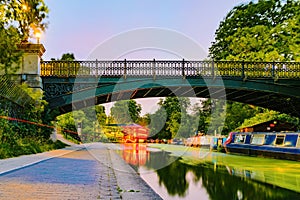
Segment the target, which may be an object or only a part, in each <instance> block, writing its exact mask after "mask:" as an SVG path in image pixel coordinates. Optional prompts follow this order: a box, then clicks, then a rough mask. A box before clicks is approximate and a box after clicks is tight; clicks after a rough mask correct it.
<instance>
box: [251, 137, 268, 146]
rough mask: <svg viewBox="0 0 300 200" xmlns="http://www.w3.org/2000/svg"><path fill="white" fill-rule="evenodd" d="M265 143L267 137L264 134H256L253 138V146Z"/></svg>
mask: <svg viewBox="0 0 300 200" xmlns="http://www.w3.org/2000/svg"><path fill="white" fill-rule="evenodd" d="M264 141H265V135H264V134H256V135H252V137H251V144H261V145H262V144H263V143H264Z"/></svg>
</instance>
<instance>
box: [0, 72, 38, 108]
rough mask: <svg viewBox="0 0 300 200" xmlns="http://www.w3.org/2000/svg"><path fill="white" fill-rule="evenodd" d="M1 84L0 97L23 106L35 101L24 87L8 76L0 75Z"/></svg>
mask: <svg viewBox="0 0 300 200" xmlns="http://www.w3.org/2000/svg"><path fill="white" fill-rule="evenodd" d="M0 86H1V87H0V98H1V97H2V98H5V99H8V100H9V101H11V102H13V103H15V104H17V105H19V106H23V107H24V106H26V105H27V104H28V103H32V102H33V100H32V98H31V97H30V96H29V95H28V94H27V93H26V92H24V90H23V89H22V88H20V87H19V86H18V85H17V84H16V83H15V82H14V81H11V80H10V79H9V78H8V77H6V76H0Z"/></svg>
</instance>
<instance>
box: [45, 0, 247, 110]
mask: <svg viewBox="0 0 300 200" xmlns="http://www.w3.org/2000/svg"><path fill="white" fill-rule="evenodd" d="M44 1H45V3H46V5H47V6H48V7H49V10H50V12H49V18H48V19H47V21H49V25H48V28H47V30H46V32H45V33H43V34H42V37H41V39H40V42H41V43H42V44H43V45H44V46H45V48H46V52H45V54H44V55H43V56H42V58H43V59H44V60H50V59H51V58H56V59H57V58H60V57H61V56H62V54H63V53H74V55H75V58H76V60H87V59H88V58H90V55H91V54H92V53H93V52H94V51H95V49H97V47H99V45H100V46H101V45H102V47H103V46H104V45H103V44H107V45H117V44H116V42H115V43H113V44H112V43H109V42H107V41H113V40H114V41H117V40H116V39H115V38H116V37H118V36H120V35H121V36H122V35H123V36H124V35H126V33H128V32H130V33H132V32H133V34H131V35H130V34H129V35H130V36H129V38H128V39H127V40H128V41H127V43H126V42H125V41H123V42H121V43H120V46H121V45H123V46H126V45H128V44H131V43H134V42H136V43H137V40H138V39H140V38H139V37H148V35H147V34H145V32H148V33H149V30H151V29H149V28H154V29H155V30H163V31H164V33H166V34H169V33H171V35H173V36H174V38H176V37H177V36H178V35H181V36H184V37H185V40H183V43H184V41H188V40H190V41H193V42H194V43H196V44H198V46H199V47H201V48H202V50H203V52H202V54H201V56H199V59H203V54H204V55H205V56H207V53H208V48H209V47H210V45H211V42H212V41H213V40H214V33H215V31H216V29H217V28H218V26H219V24H220V22H221V21H222V20H223V19H224V17H225V16H226V14H227V13H228V12H229V11H230V10H231V9H232V8H233V7H234V6H236V5H239V4H241V3H247V2H248V1H246V0H189V1H187V0H126V1H120V0H106V1H105V0H63V1H59V0H44ZM135 30H143V31H144V32H143V34H144V35H139V34H137V33H136V32H135ZM124 33H125V34H124ZM159 34H160V33H159ZM176 34H177V35H176ZM170 38H171V37H170ZM122 39H123V40H126V37H125V39H124V37H123V38H122ZM156 39H157V38H156ZM167 39H168V36H166V35H163V36H162V38H159V37H158V39H157V40H158V41H159V42H161V43H162V45H161V47H160V46H159V44H158V46H155V49H154V50H153V49H150V50H149V48H148V49H146V48H144V49H142V50H141V49H138V50H135V51H133V50H132V49H131V51H130V52H129V51H128V52H123V54H122V55H117V56H119V57H118V58H127V56H128V58H134V59H139V58H142V57H143V58H148V57H149V59H153V58H154V57H155V58H160V59H162V58H164V59H168V58H179V57H180V55H175V56H174V52H172V51H171V50H170V51H168V47H169V46H171V45H172V44H171V43H177V42H174V41H173V42H172V41H171V42H169V43H168V42H166V40H167ZM128 42H129V43H128ZM150 42H151V40H150ZM179 44H180V45H182V44H181V43H180V41H178V43H177V44H176V45H177V47H179V48H180V46H179ZM136 45H142V44H140V43H137V44H136ZM173 45H174V44H173ZM176 45H175V46H176ZM120 46H119V47H120ZM142 47H143V46H142ZM120 48H121V47H120ZM134 48H136V46H135V47H134ZM112 49H116V46H112V47H110V46H107V50H108V51H112ZM125 50H126V49H125ZM125 50H124V51H125ZM127 50H128V49H127ZM129 50H130V49H129ZM165 50H167V51H165ZM104 51H106V49H104ZM104 51H103V49H102V52H104ZM104 53H106V52H104ZM114 53H116V52H114ZM118 53H120V52H118ZM175 53H176V52H175ZM177 54H178V52H177ZM199 55H200V54H199ZM97 56H98V57H99V58H98V57H97V59H98V60H101V59H102V54H101V52H100V53H98V54H97ZM205 56H204V57H205ZM182 57H183V56H182ZM93 58H94V57H93ZM143 102H144V103H146V104H147V100H143ZM155 106H156V105H155V104H153V106H149V104H148V106H147V108H148V110H149V111H151V110H155ZM148 110H147V111H146V110H145V109H143V112H142V113H145V112H149V111H148Z"/></svg>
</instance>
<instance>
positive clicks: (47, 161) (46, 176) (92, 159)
mask: <svg viewBox="0 0 300 200" xmlns="http://www.w3.org/2000/svg"><path fill="white" fill-rule="evenodd" d="M115 148H116V145H113V144H102V143H94V144H89V145H77V146H72V147H69V148H66V149H62V150H55V151H51V152H46V153H42V154H36V155H29V156H21V157H18V158H11V159H5V160H0V199H5V200H10V199H13V200H15V199H18V200H23V199H24V200H25V199H26V200H27V199H28V200H29V199H30V200H34V199H39V200H43V199H51V200H52V199H53V200H54V199H55V200H56V199H57V200H64V199H143V200H147V199H161V197H160V196H159V195H157V194H156V193H155V192H154V191H153V190H152V189H151V188H150V187H149V186H148V185H147V184H146V183H145V182H144V181H143V180H142V179H141V178H140V177H139V176H138V174H137V173H136V172H135V171H134V170H133V169H132V168H131V167H130V166H129V165H128V164H126V163H125V162H124V161H123V159H122V158H121V157H120V156H119V155H118V154H117V153H116V152H115V150H114V149H115Z"/></svg>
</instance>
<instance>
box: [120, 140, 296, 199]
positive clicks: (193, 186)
mask: <svg viewBox="0 0 300 200" xmlns="http://www.w3.org/2000/svg"><path fill="white" fill-rule="evenodd" d="M119 153H120V154H121V155H122V157H123V159H124V160H125V161H126V162H127V163H129V164H130V165H131V166H132V167H133V168H134V169H135V170H136V171H137V172H138V173H139V174H140V176H141V177H142V178H143V179H144V180H145V181H146V182H147V183H148V184H149V185H150V186H151V187H152V188H153V189H154V191H155V192H157V193H158V194H159V195H160V196H161V197H162V198H163V199H170V200H174V199H176V200H183V199H189V200H191V199H203V200H206V199H211V200H214V199H218V200H219V199H237V200H242V199H259V200H264V199H266V200H270V199H283V200H286V199H300V163H299V162H296V161H286V160H277V159H268V158H258V157H248V156H236V155H230V154H225V153H217V152H209V151H208V150H205V149H200V148H190V147H184V146H176V145H160V144H154V145H150V146H149V145H148V146H147V145H146V144H124V145H121V151H119Z"/></svg>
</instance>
